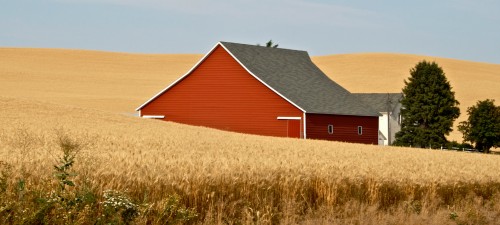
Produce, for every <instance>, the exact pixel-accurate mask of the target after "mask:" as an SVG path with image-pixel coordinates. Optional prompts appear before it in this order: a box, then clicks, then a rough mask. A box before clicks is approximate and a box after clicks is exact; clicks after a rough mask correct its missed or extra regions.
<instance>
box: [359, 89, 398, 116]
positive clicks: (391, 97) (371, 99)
mask: <svg viewBox="0 0 500 225" xmlns="http://www.w3.org/2000/svg"><path fill="white" fill-rule="evenodd" d="M354 95H356V96H357V97H358V98H359V99H360V100H361V101H363V102H364V103H365V104H367V105H369V106H371V107H372V108H373V109H375V110H377V111H378V112H387V107H388V106H389V107H390V110H391V111H392V110H394V108H395V107H396V106H397V104H398V103H399V102H400V101H401V99H402V98H403V94H401V93H354ZM387 103H389V105H388V104H387Z"/></svg>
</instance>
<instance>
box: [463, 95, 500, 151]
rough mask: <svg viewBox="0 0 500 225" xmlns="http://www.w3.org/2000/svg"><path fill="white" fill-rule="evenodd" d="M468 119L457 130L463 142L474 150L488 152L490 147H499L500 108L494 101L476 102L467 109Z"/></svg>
mask: <svg viewBox="0 0 500 225" xmlns="http://www.w3.org/2000/svg"><path fill="white" fill-rule="evenodd" d="M467 114H468V115H469V118H468V119H467V121H462V122H460V125H459V126H458V130H459V131H460V132H462V134H463V137H464V141H470V142H471V143H472V144H475V147H476V149H480V150H483V151H485V152H489V151H490V148H491V147H499V146H500V106H495V100H491V99H486V100H484V101H478V102H477V104H476V105H474V106H471V107H469V108H468V109H467Z"/></svg>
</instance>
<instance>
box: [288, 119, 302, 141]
mask: <svg viewBox="0 0 500 225" xmlns="http://www.w3.org/2000/svg"><path fill="white" fill-rule="evenodd" d="M287 122H288V137H291V138H300V120H287Z"/></svg>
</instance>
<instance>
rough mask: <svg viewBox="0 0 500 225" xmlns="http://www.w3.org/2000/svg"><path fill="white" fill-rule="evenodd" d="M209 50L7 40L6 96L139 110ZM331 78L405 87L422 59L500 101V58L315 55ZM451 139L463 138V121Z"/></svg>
mask: <svg viewBox="0 0 500 225" xmlns="http://www.w3.org/2000/svg"><path fill="white" fill-rule="evenodd" d="M201 57H202V55H197V54H190V55H186V54H164V55H161V54H127V53H111V52H99V51H83V50H62V49H29V48H0V59H2V60H0V83H1V85H2V88H1V89H0V96H6V97H15V98H18V97H22V98H26V99H36V100H41V101H50V102H55V103H62V104H69V105H74V106H80V107H85V108H95V109H101V110H107V111H113V112H118V113H131V112H133V110H134V109H135V108H136V107H138V106H139V105H140V104H142V103H143V102H144V101H146V100H147V99H149V98H150V97H151V96H153V95H154V94H156V93H157V92H158V91H160V90H161V89H163V88H164V87H166V86H167V85H168V84H170V83H171V82H173V81H174V80H176V79H177V78H179V77H180V76H182V75H183V74H185V73H186V72H187V71H188V70H189V69H190V68H191V67H192V66H193V65H194V64H195V63H196V62H197V61H198V60H199V59H200V58H201ZM312 59H313V61H314V63H315V64H316V65H318V67H319V68H320V69H321V70H323V71H324V72H325V73H326V74H327V75H328V76H329V77H330V78H331V79H333V80H334V81H336V82H338V83H339V84H340V85H342V86H344V87H345V88H347V89H348V90H350V91H352V92H365V93H366V92H381V93H384V92H400V91H401V89H402V88H403V86H404V83H403V80H404V79H407V78H408V77H409V70H410V68H412V67H414V66H415V64H416V63H417V62H418V61H421V60H423V59H426V60H431V61H436V62H437V63H438V64H439V65H440V66H442V67H443V69H444V71H445V73H446V76H447V78H448V79H449V80H450V83H451V85H452V87H453V90H454V91H455V92H456V98H457V100H458V101H460V110H461V116H460V117H459V118H458V119H457V121H456V123H455V125H457V124H458V122H460V121H464V120H466V118H467V114H466V110H467V107H470V106H472V105H474V104H475V103H476V102H477V101H479V100H484V99H486V98H489V99H495V100H496V101H497V102H498V101H500V99H499V98H500V89H499V88H497V87H498V86H500V74H499V73H498V71H500V65H498V64H487V63H477V62H468V61H462V60H455V59H446V58H438V57H429V56H418V55H405V54H377V53H364V54H346V55H330V56H316V57H312ZM450 139H451V140H457V141H460V140H462V136H461V134H460V133H459V132H458V131H457V129H456V126H455V129H454V131H453V132H452V133H451V134H450Z"/></svg>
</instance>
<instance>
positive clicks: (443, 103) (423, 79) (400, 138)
mask: <svg viewBox="0 0 500 225" xmlns="http://www.w3.org/2000/svg"><path fill="white" fill-rule="evenodd" d="M404 82H405V87H404V88H403V99H402V100H401V105H402V109H401V116H402V118H403V121H402V123H401V131H400V132H398V133H397V134H396V140H395V142H394V144H395V145H400V146H413V147H421V148H424V147H438V146H439V147H441V146H443V145H445V144H446V143H447V140H446V137H445V136H446V135H447V134H449V133H450V132H451V131H452V130H453V129H452V127H453V121H454V120H455V119H457V118H458V116H459V115H460V109H459V108H458V104H459V103H458V101H457V100H456V99H455V92H453V91H452V90H451V86H450V83H449V82H448V80H447V79H446V76H445V73H444V72H443V69H442V68H441V67H439V66H438V64H436V63H435V62H427V61H425V60H424V61H421V62H419V63H418V64H417V65H415V67H414V68H412V69H410V77H409V78H408V81H406V80H405V81H404Z"/></svg>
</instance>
